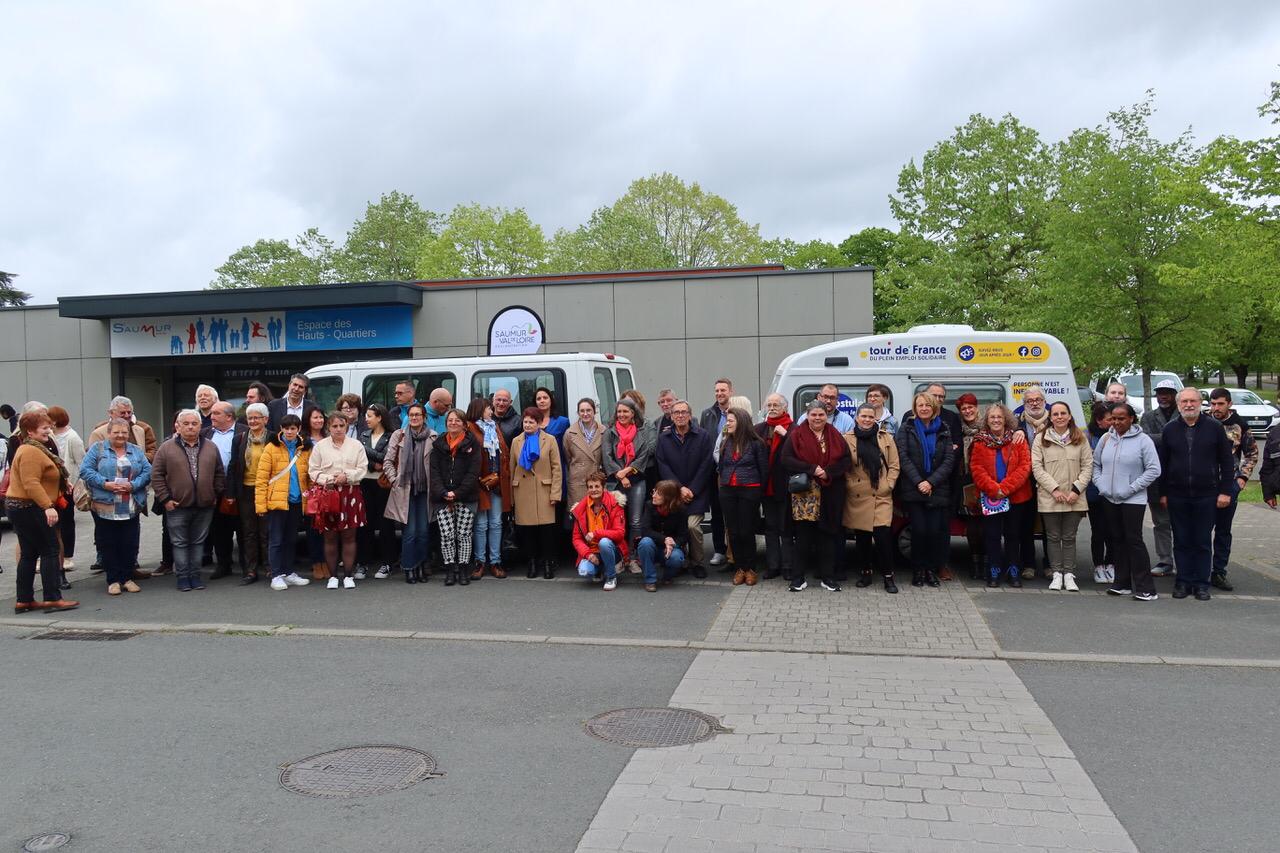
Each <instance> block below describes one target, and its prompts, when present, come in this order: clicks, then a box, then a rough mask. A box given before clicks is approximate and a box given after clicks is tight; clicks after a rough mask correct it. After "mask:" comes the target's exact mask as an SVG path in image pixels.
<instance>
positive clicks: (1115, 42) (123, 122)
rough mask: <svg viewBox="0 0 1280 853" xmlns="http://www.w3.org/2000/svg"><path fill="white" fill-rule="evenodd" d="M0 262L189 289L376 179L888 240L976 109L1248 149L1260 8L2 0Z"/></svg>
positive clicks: (71, 289) (570, 208) (1270, 42)
mask: <svg viewBox="0 0 1280 853" xmlns="http://www.w3.org/2000/svg"><path fill="white" fill-rule="evenodd" d="M0 33H3V34H4V35H3V44H4V47H3V50H2V52H0V68H2V71H0V74H3V82H2V83H0V123H2V126H3V134H4V135H3V139H2V141H0V199H3V201H2V203H0V269H2V270H7V271H10V272H16V273H18V274H19V276H20V277H19V278H18V279H17V285H18V286H19V287H21V288H22V289H24V290H27V291H30V292H31V293H32V294H33V296H34V298H33V299H32V304H47V303H51V302H53V301H54V300H55V299H56V298H57V297H59V296H70V295H79V294H91V293H112V292H121V293H122V292H130V291H141V290H185V289H193V288H201V287H204V286H206V285H207V284H208V282H209V281H210V280H211V279H212V278H213V269H214V267H216V266H218V265H219V264H221V263H222V262H223V261H224V260H226V258H227V256H228V255H229V254H230V253H231V252H233V251H235V250H236V249H237V248H239V247H240V246H242V245H244V244H246V243H251V242H253V241H254V240H256V239H258V238H261V237H276V238H288V237H292V236H294V235H296V234H297V233H298V232H300V231H302V230H303V229H305V228H306V227H308V226H311V225H315V226H318V227H319V228H320V229H321V230H322V231H323V232H325V233H326V234H328V235H329V236H330V237H332V238H334V239H335V240H336V241H339V242H340V241H341V239H342V238H343V236H344V234H345V232H346V229H347V228H348V227H350V225H351V223H352V221H353V220H355V219H356V218H357V217H358V216H360V215H361V213H362V212H363V210H364V207H365V205H366V203H367V202H369V201H370V200H376V199H377V197H378V196H379V195H380V194H381V193H383V192H387V191H390V190H393V189H396V190H401V191H403V192H408V193H412V194H413V195H414V196H415V197H416V198H417V199H418V201H419V202H420V203H421V204H422V205H423V206H424V207H427V208H429V209H432V210H437V211H441V212H445V211H448V210H449V209H450V208H452V207H453V206H454V205H455V204H458V203H469V202H479V203H481V204H485V205H502V206H507V207H524V208H526V209H527V210H528V211H529V213H530V215H531V216H532V217H533V218H534V220H535V221H537V222H538V223H540V224H541V225H542V226H543V228H544V229H545V230H546V231H547V233H548V235H550V234H551V233H552V232H553V231H554V230H555V229H556V228H558V227H573V226H576V225H577V224H579V223H581V222H582V221H583V220H585V219H586V218H587V216H588V215H589V214H590V212H591V211H592V210H593V209H595V208H596V207H599V206H601V205H605V204H608V203H610V202H612V201H613V200H614V199H616V198H617V197H618V196H619V195H621V194H622V193H623V192H624V191H625V190H626V187H627V185H628V183H630V181H631V180H633V179H634V178H637V177H640V176H644V175H648V174H650V173H653V172H661V171H670V172H673V173H675V174H677V175H679V176H680V177H681V178H683V179H684V180H686V181H698V182H700V183H701V184H702V185H703V187H704V188H706V189H708V190H710V191H712V192H716V193H719V194H720V195H723V196H724V197H726V198H728V199H729V200H730V201H731V202H733V203H734V204H736V205H737V206H738V209H739V213H740V214H741V215H742V216H743V217H744V218H745V219H747V220H748V221H751V222H757V223H759V224H760V226H761V231H762V233H763V234H764V235H765V236H766V237H773V236H788V237H792V238H794V239H797V240H807V239H811V238H813V237H821V238H824V239H828V240H832V241H839V240H840V239H843V238H844V237H845V236H847V235H848V234H850V233H851V232H853V231H856V230H858V229H860V228H863V227H865V226H868V225H883V226H890V227H892V226H893V224H894V223H893V220H892V218H891V216H890V215H889V210H888V204H887V202H886V197H887V195H888V194H889V193H890V192H892V191H893V190H894V188H895V186H896V178H897V173H898V170H899V169H900V168H901V167H902V165H903V164H904V163H906V162H907V161H908V160H909V159H911V158H916V159H917V160H918V159H919V158H920V156H921V154H922V153H923V152H924V151H926V150H927V149H928V148H929V147H930V146H931V145H933V144H934V143H935V142H937V141H938V140H939V139H942V138H944V137H946V136H948V135H949V134H950V133H951V132H952V131H953V130H954V128H955V127H956V126H957V125H959V124H962V123H963V122H964V121H965V120H966V118H967V117H968V116H969V115H970V114H972V113H975V112H981V113H984V114H986V115H989V116H993V117H994V116H999V115H1003V114H1005V113H1013V114H1014V115H1016V116H1017V117H1018V118H1019V119H1021V120H1022V121H1023V122H1025V123H1027V124H1029V125H1031V126H1032V127H1035V128H1036V129H1037V130H1039V131H1040V133H1041V134H1042V136H1043V137H1044V138H1045V139H1046V140H1049V141H1053V140H1057V139H1059V138H1061V137H1062V136H1064V135H1065V134H1067V133H1069V132H1070V131H1071V130H1073V129H1075V128H1077V127H1083V126H1094V125H1097V124H1099V123H1100V122H1102V121H1103V120H1104V119H1105V116H1106V113H1107V112H1108V111H1109V110H1111V109H1114V108H1116V107H1120V106H1125V105H1129V104H1132V103H1135V102H1137V101H1139V100H1141V99H1142V98H1143V94H1144V92H1145V91H1146V90H1147V89H1148V88H1153V89H1155V90H1156V94H1157V109H1158V113H1157V115H1156V118H1155V122H1154V126H1155V128H1156V130H1157V131H1158V133H1159V134H1160V135H1161V136H1163V137H1166V138H1168V137H1172V136H1174V135H1176V134H1177V133H1179V132H1180V131H1182V130H1184V129H1186V128H1187V127H1191V128H1192V130H1193V131H1194V133H1195V135H1196V138H1197V139H1199V140H1201V141H1207V140H1209V139H1211V138H1213V137H1214V136H1217V135H1219V134H1234V135H1237V136H1242V137H1258V136H1262V135H1267V134H1269V133H1270V132H1271V128H1270V126H1269V125H1267V124H1266V123H1264V122H1263V121H1262V120H1261V119H1259V118H1258V116H1257V106H1258V105H1259V104H1261V103H1262V102H1263V101H1264V100H1265V99H1266V97H1267V93H1268V85H1269V82H1270V81H1271V80H1272V79H1276V78H1278V77H1280V70H1277V62H1278V61H1280V50H1277V46H1280V4H1276V3H1271V2H1254V3H1244V2H1241V3H1204V2H1202V0H1200V1H1199V2H1160V3H1154V2H1153V3H1138V2H1132V3H1131V2H1117V1H1116V0H1108V2H1102V3H1041V2H1014V3H980V2H967V3H941V2H940V3H931V4H913V3H902V2H898V3H893V4H880V3H871V2H853V0H845V2H832V3H816V2H814V3H806V2H802V1H801V0H793V2H788V3H779V2H776V0H770V2H719V3H716V2H689V0H684V2H676V3H666V2H654V0H646V2H641V3H618V2H614V3H601V2H581V3H568V2H549V1H548V0H540V2H536V3H515V2H512V3H505V4H499V3H485V2H475V0H473V1H472V2H467V3H457V2H448V3H430V2H422V0H405V2H383V3H378V2H368V3H350V2H332V3H328V2H325V3H320V2H315V3H304V2H287V0H272V2H268V3H263V2H257V1H256V0H255V2H227V0H218V2H207V3H198V2H182V3H160V2H155V3H144V2H111V3H101V2H89V0H86V2H56V0H50V2H38V3H30V2H18V0H0Z"/></svg>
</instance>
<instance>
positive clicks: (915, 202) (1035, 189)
mask: <svg viewBox="0 0 1280 853" xmlns="http://www.w3.org/2000/svg"><path fill="white" fill-rule="evenodd" d="M1050 162H1051V160H1050V156H1049V151H1048V149H1047V148H1046V146H1045V145H1044V143H1042V142H1041V141H1040V137H1039V135H1038V134H1037V133H1036V132H1035V131H1034V130H1032V129H1031V128H1028V127H1026V126H1024V125H1023V124H1021V123H1020V122H1019V121H1018V120H1017V119H1016V118H1014V117H1013V116H1011V115H1006V116H1005V117H1004V118H1002V119H1000V120H999V121H992V120H991V119H989V118H986V117H985V116H981V115H974V116H972V117H970V119H969V121H968V123H966V124H965V125H964V126H963V127H959V128H957V129H956V132H955V134H954V135H952V136H951V137H950V138H948V139H945V140H943V141H941V142H939V143H938V144H937V145H935V146H934V147H933V148H931V149H930V150H929V151H928V152H927V153H926V154H925V156H924V158H923V160H922V161H921V163H920V165H919V166H916V164H915V162H914V161H912V162H910V163H908V164H907V165H906V166H905V167H904V168H903V169H902V171H901V172H900V173H899V175H898V192H897V194H896V195H891V196H890V197H889V206H890V209H891V210H892V212H893V215H894V218H895V219H897V221H898V222H899V223H900V225H901V230H900V233H899V237H898V239H895V240H894V241H893V251H892V253H891V255H890V262H889V263H888V264H886V267H891V268H893V269H891V272H890V275H889V276H887V278H888V279H890V280H891V281H890V282H887V283H886V286H887V287H888V286H889V285H890V283H891V292H887V294H886V295H888V296H889V301H891V302H892V303H893V306H894V316H893V324H894V325H896V326H898V327H906V326H910V325H912V324H914V323H917V322H919V321H921V320H929V321H932V322H952V323H971V324H973V325H974V326H975V327H977V328H983V329H1004V328H1009V326H1010V323H1011V322H1012V321H1013V320H1014V318H1013V316H1012V315H1011V313H1010V311H1009V306H1010V305H1011V304H1017V303H1018V302H1020V301H1022V300H1023V299H1024V297H1025V296H1026V295H1027V294H1028V293H1030V292H1031V291H1032V290H1033V289H1034V287H1035V280H1036V275H1037V263H1038V260H1039V257H1040V254H1041V252H1042V250H1043V246H1044V234H1043V231H1044V217H1045V208H1046V203H1047V199H1048V195H1049V186H1050ZM926 260H927V262H925V261H926Z"/></svg>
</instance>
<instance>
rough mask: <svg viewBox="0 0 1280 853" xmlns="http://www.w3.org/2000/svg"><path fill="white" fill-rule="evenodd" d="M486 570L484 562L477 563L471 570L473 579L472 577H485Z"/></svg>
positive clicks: (475, 578) (476, 579)
mask: <svg viewBox="0 0 1280 853" xmlns="http://www.w3.org/2000/svg"><path fill="white" fill-rule="evenodd" d="M484 570H485V565H484V563H476V566H475V568H474V569H472V570H471V579H472V580H473V581H478V580H480V579H481V578H483V577H484Z"/></svg>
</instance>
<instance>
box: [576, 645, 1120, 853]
mask: <svg viewBox="0 0 1280 853" xmlns="http://www.w3.org/2000/svg"><path fill="white" fill-rule="evenodd" d="M671 704H672V705H675V706H679V707H687V708H693V709H696V710H700V711H704V712H706V713H709V714H713V715H715V716H717V717H720V718H721V719H722V720H723V722H724V724H725V725H726V726H728V727H730V728H731V729H733V733H732V734H725V735H720V736H719V737H717V738H715V739H714V740H711V741H709V742H707V743H703V744H696V745H693V746H687V747H676V748H671V749H641V750H637V751H636V753H635V754H634V755H633V757H632V758H631V761H630V762H629V763H628V765H627V767H626V768H625V769H624V770H623V772H622V774H621V776H619V778H618V780H617V783H616V784H615V785H614V786H613V788H612V789H611V790H610V791H609V794H608V795H607V797H606V799H605V801H604V803H603V804H602V805H601V808H600V810H599V812H598V813H597V815H596V817H595V820H594V821H593V822H592V824H591V827H590V829H589V830H588V831H587V832H586V833H585V835H584V836H583V838H582V841H581V844H580V845H579V847H578V853H603V852H604V851H619V850H635V851H666V853H799V851H828V850H843V851H876V853H889V851H1005V853H1009V851H1013V850H1016V851H1050V850H1090V851H1129V850H1136V848H1135V847H1134V845H1133V843H1132V841H1131V840H1130V839H1129V836H1128V834H1127V833H1126V832H1125V831H1124V829H1123V827H1122V826H1121V825H1120V823H1119V821H1118V820H1116V818H1115V816H1114V814H1113V813H1112V812H1111V809H1110V808H1109V807H1108V806H1107V804H1106V802H1105V801H1103V799H1102V797H1101V795H1100V794H1099V793H1098V790H1097V788H1096V787H1095V786H1094V785H1093V783H1092V782H1091V781H1090V780H1089V777H1088V776H1087V775H1086V773H1085V771H1084V770H1083V768H1081V766H1080V764H1079V763H1078V762H1077V761H1076V760H1075V758H1074V757H1073V755H1072V753H1071V751H1070V750H1069V749H1068V748H1067V745H1066V743H1065V742H1064V741H1063V739H1062V738H1061V736H1060V735H1059V734H1058V732H1057V730H1056V729H1055V728H1054V726H1053V724H1052V723H1051V722H1050V721H1049V719H1048V718H1047V717H1046V716H1045V714H1044V712H1043V711H1041V710H1040V708H1039V706H1037V705H1036V703H1035V701H1034V700H1033V699H1032V697H1031V695H1030V693H1029V692H1028V691H1027V689H1026V688H1025V687H1024V686H1023V685H1022V683H1021V682H1020V681H1019V680H1018V678H1017V677H1016V676H1015V675H1014V673H1013V672H1012V670H1010V669H1009V667H1008V665H1007V664H1005V663H1003V662H999V661H942V660H921V659H915V658H884V657H852V656H837V655H802V654H779V653H765V652H728V651H706V652H702V653H700V654H699V655H698V657H697V659H696V660H695V661H694V662H693V664H692V665H691V666H690V668H689V671H688V673H687V674H686V675H685V677H684V680H683V681H682V682H681V683H680V686H679V687H678V688H677V689H676V692H675V695H674V696H672V699H671Z"/></svg>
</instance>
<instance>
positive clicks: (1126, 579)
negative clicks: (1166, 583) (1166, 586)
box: [1102, 499, 1156, 592]
mask: <svg viewBox="0 0 1280 853" xmlns="http://www.w3.org/2000/svg"><path fill="white" fill-rule="evenodd" d="M1102 508H1103V512H1104V513H1105V514H1106V516H1107V535H1108V536H1109V537H1110V538H1109V540H1108V545H1109V546H1110V548H1111V558H1112V559H1113V560H1115V564H1116V580H1115V588H1116V589H1132V590H1133V591H1134V592H1155V591H1156V584H1155V581H1153V580H1152V579H1151V557H1150V555H1148V554H1147V543H1146V542H1144V541H1143V540H1142V519H1143V516H1145V515H1146V513H1147V505H1146V504H1145V503H1140V504H1113V503H1112V502H1111V501H1109V500H1105V499H1104V500H1103V501H1102Z"/></svg>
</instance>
